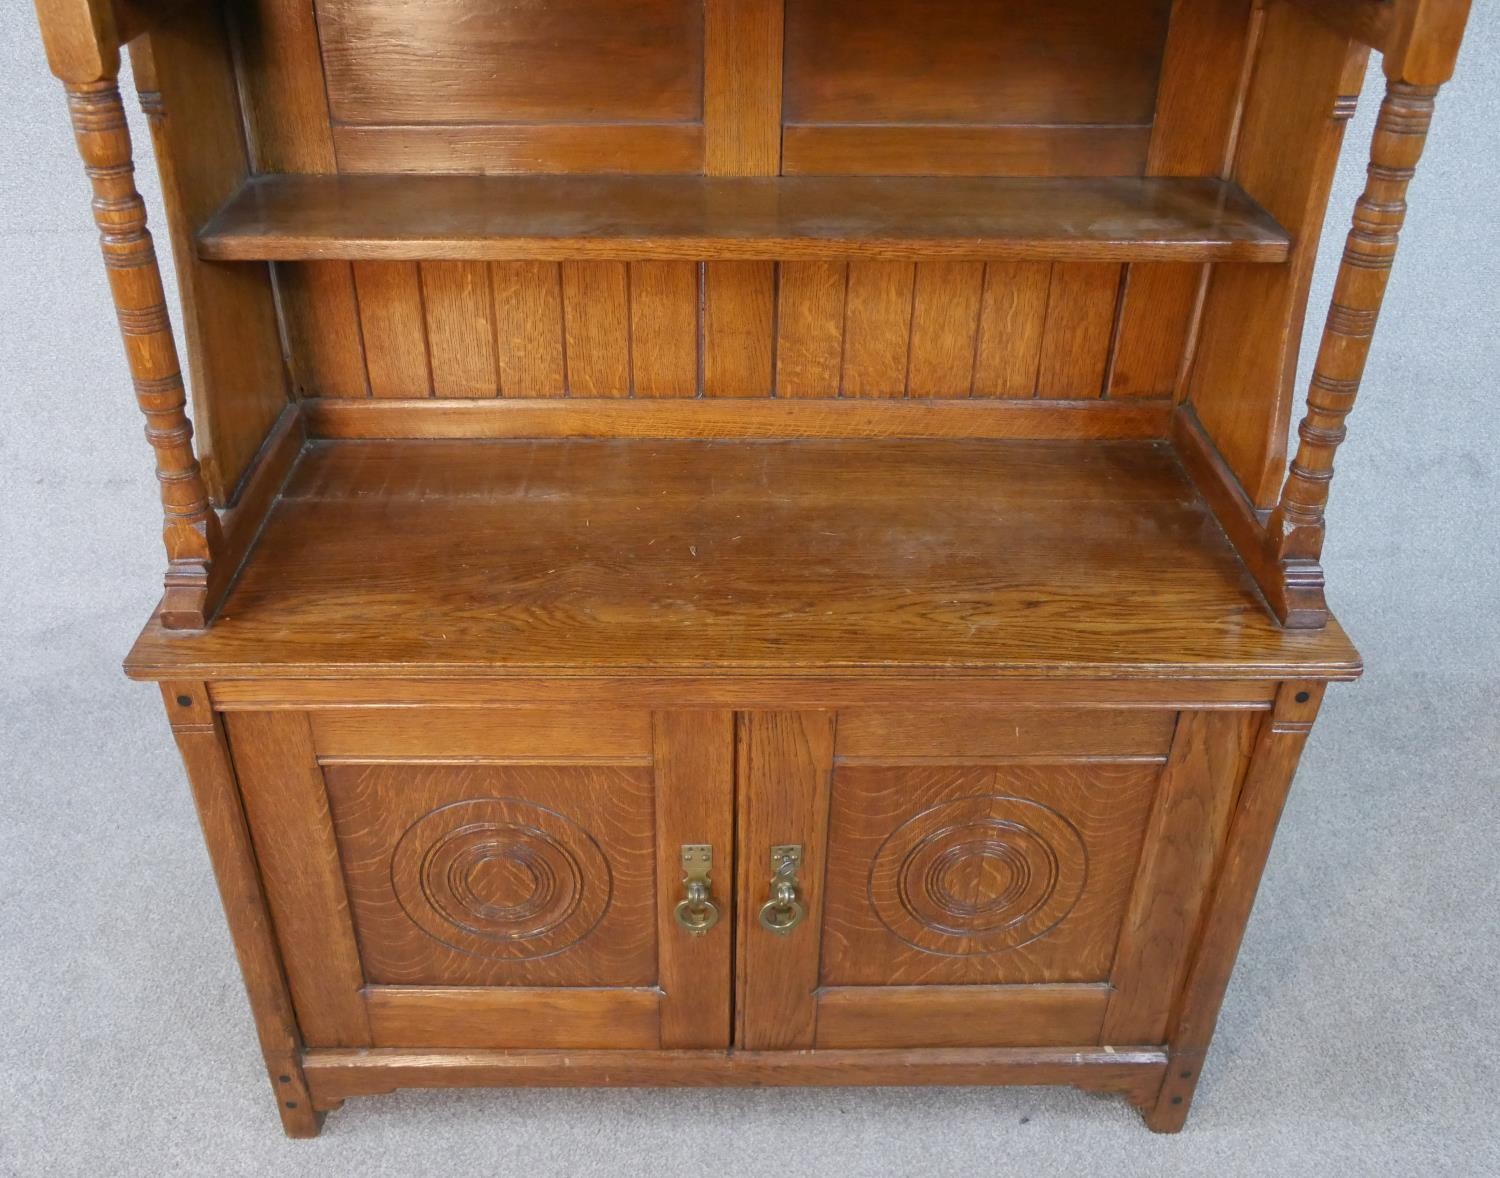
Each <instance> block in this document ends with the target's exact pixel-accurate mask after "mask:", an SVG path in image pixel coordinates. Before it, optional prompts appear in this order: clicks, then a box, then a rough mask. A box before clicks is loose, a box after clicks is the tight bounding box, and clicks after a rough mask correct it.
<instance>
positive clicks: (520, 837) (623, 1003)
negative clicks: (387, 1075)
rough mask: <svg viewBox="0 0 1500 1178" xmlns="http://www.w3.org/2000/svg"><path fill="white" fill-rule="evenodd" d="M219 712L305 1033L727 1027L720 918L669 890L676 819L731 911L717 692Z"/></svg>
mask: <svg viewBox="0 0 1500 1178" xmlns="http://www.w3.org/2000/svg"><path fill="white" fill-rule="evenodd" d="M229 730H230V737H231V741H232V743H233V746H234V750H235V756H236V763H237V765H240V766H241V776H242V781H241V785H242V788H243V789H244V791H245V796H246V808H247V811H249V812H250V816H251V825H252V831H253V834H254V837H255V839H256V843H257V850H258V851H260V852H261V858H262V865H263V869H264V871H265V875H266V888H267V893H268V896H274V897H276V900H274V901H273V905H274V906H276V907H277V909H278V913H280V912H283V911H284V912H286V913H287V914H289V916H290V917H291V918H292V924H291V925H289V926H288V928H287V930H285V931H283V940H284V941H286V940H287V939H288V938H287V935H286V933H287V931H290V932H291V934H292V935H293V936H294V937H295V938H296V940H297V941H298V942H302V943H305V944H306V945H307V946H308V949H307V952H305V953H302V954H297V953H291V952H289V953H288V956H287V965H288V973H289V975H291V980H292V985H293V992H294V997H295V999H296V1001H297V1005H298V1014H299V1018H300V1019H301V1021H302V1022H303V1024H304V1033H305V1035H306V1037H307V1039H308V1042H309V1044H310V1045H313V1046H324V1045H331V1044H332V1043H333V1042H334V1041H335V1040H334V1039H333V1038H332V1035H334V1034H338V1035H339V1036H340V1039H339V1040H338V1041H339V1044H340V1045H358V1044H368V1045H372V1046H377V1047H381V1046H389V1047H396V1046H429V1047H473V1048H505V1047H518V1048H642V1047H645V1048H653V1047H658V1046H662V1045H669V1046H703V1047H711V1046H724V1045H726V1044H727V1042H728V1033H729V984H728V979H729V954H730V933H731V922H730V921H729V920H727V919H725V920H723V921H721V923H720V925H719V926H717V927H716V928H714V929H710V930H709V931H708V932H707V933H706V934H704V935H702V936H690V935H689V934H688V932H687V931H686V930H684V929H683V928H681V927H679V926H678V925H677V924H676V922H675V921H674V920H673V917H672V912H673V909H674V908H675V906H676V904H677V902H678V900H679V899H680V898H681V896H682V871H681V868H680V860H681V851H680V844H681V843H688V842H691V843H706V844H710V845H712V846H713V847H714V852H715V863H714V868H713V872H712V876H711V879H712V882H713V899H714V901H715V902H716V903H717V904H718V905H719V906H720V910H721V911H722V912H724V913H725V914H726V915H727V912H728V904H729V883H730V881H731V880H732V878H733V848H732V846H731V825H732V791H733V782H732V760H731V752H732V740H733V736H732V733H733V720H732V717H731V716H730V714H728V713H725V712H695V713H663V714H659V715H656V716H654V717H653V716H652V715H651V714H650V713H648V712H639V713H628V714H609V713H603V714H601V713H594V712H589V713H571V712H568V711H565V710H556V709H528V708H515V709H506V708H461V709H440V710H432V711H421V710H415V709H405V710H380V709H377V710H370V711H348V712H343V711H332V710H330V711H326V712H315V713H312V714H311V715H310V716H309V715H308V714H302V713H259V714H257V713H237V714H234V715H232V716H230V717H229ZM294 807H295V818H293V817H292V810H293V808H294ZM294 821H295V822H296V823H298V824H299V829H298V831H297V832H296V833H295V837H294V840H293V844H291V845H289V844H287V843H286V839H285V837H284V836H285V835H286V834H287V833H288V832H287V831H286V829H285V827H287V826H289V825H291V824H292V823H293V822H294ZM263 844H264V846H263V849H262V845H263ZM295 844H300V847H298V846H296V845H295ZM313 852H316V854H315V855H313ZM309 863H316V864H317V865H318V866H319V868H320V869H319V870H318V871H317V872H316V873H315V878H313V877H310V873H309V871H308V866H307V865H308V864H309ZM674 865H676V866H674ZM325 866H326V868H327V869H326V870H325V869H323V868H324V867H325ZM314 887H316V891H315V890H314ZM309 908H316V909H317V910H318V912H319V915H317V916H308V915H306V912H307V909H309ZM298 920H302V921H303V923H307V922H309V921H311V922H312V925H314V926H316V927H309V928H307V929H306V930H302V929H301V928H300V927H298V926H297V924H296V922H297V921H298ZM278 928H279V930H281V920H280V917H279V915H278ZM320 939H321V940H322V942H323V944H321V945H320V944H319V943H318V942H319V940H320ZM294 947H295V946H294ZM333 965H337V967H338V968H337V971H336V972H335V971H334V970H332V969H331V966H333ZM716 979H717V980H716ZM704 985H707V986H708V987H710V989H709V991H708V992H707V994H705V992H704V990H703V989H702V986H704ZM304 995H306V1000H305V1001H304V998H303V996H304ZM333 1015H337V1016H338V1017H337V1018H334V1017H332V1016H333ZM351 1027H352V1028H354V1029H353V1030H350V1029H348V1028H351ZM325 1028H327V1029H325Z"/></svg>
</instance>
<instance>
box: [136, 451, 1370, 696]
mask: <svg viewBox="0 0 1500 1178" xmlns="http://www.w3.org/2000/svg"><path fill="white" fill-rule="evenodd" d="M127 670H128V671H129V672H130V673H131V674H133V675H136V676H139V677H142V678H177V677H201V678H235V677H299V676H309V677H332V676H354V677H358V676H393V675H437V676H475V675H480V676H483V675H491V676H515V675H533V674H534V675H552V674H556V675H580V674H583V675H586V674H590V673H594V674H618V673H621V672H627V673H628V672H631V671H634V670H641V671H650V672H652V673H655V674H671V673H674V672H677V673H682V674H703V673H724V674H731V675H732V674H756V675H766V674H770V675H777V674H787V675H793V674H795V675H802V676H806V675H825V674H826V675H831V676H840V675H851V674H852V675H868V674H876V675H879V674H883V673H888V674H898V673H903V672H913V671H916V672H923V673H926V672H931V673H936V674H941V673H945V672H947V673H976V672H977V673H983V674H991V673H993V674H996V675H1019V676H1038V675H1042V676H1050V675H1055V676H1059V677H1063V676H1076V677H1085V678H1087V677H1097V678H1103V677H1132V676H1136V677H1152V676H1176V677H1183V678H1214V677H1222V678H1250V677H1257V678H1264V677H1272V676H1277V675H1282V674H1288V675H1293V674H1295V675H1300V676H1303V677H1320V676H1326V677H1337V678H1349V677H1353V676H1354V675H1355V674H1357V673H1358V670H1359V662H1358V656H1357V655H1356V653H1355V652H1354V650H1353V648H1352V647H1351V646H1350V645H1349V642H1348V640H1347V639H1346V638H1345V637H1344V635H1343V632H1342V631H1341V630H1340V629H1339V628H1338V626H1337V625H1336V624H1335V625H1330V626H1329V627H1328V628H1327V629H1325V630H1321V631H1287V630H1283V629H1282V628H1281V627H1279V626H1278V625H1277V624H1276V623H1275V622H1274V621H1273V620H1272V619H1271V618H1270V616H1269V615H1268V614H1267V612H1266V610H1265V607H1264V605H1263V604H1262V602H1261V599H1260V598H1259V596H1258V595H1257V593H1256V590H1255V587H1254V584H1253V582H1252V581H1251V579H1250V577H1249V575H1248V573H1247V572H1246V571H1245V569H1244V567H1243V566H1242V564H1241V563H1240V562H1239V560H1238V558H1237V557H1236V556H1235V554H1234V552H1233V550H1232V549H1231V548H1230V546H1229V544H1228V542H1227V540H1226V539H1225V537H1224V535H1223V533H1222V532H1221V531H1220V529H1219V527H1218V525H1217V524H1216V523H1215V521H1214V519H1213V516H1212V514H1211V513H1210V512H1209V511H1208V509H1207V508H1206V507H1205V506H1204V504H1203V503H1202V501H1201V500H1200V499H1199V498H1198V496H1197V494H1196V492H1195V491H1194V489H1193V487H1192V484H1191V482H1190V480H1189V479H1188V478H1187V476H1186V475H1185V474H1184V472H1183V471H1182V469H1181V468H1180V466H1179V465H1178V463H1177V460H1176V459H1175V457H1174V456H1173V454H1172V452H1171V450H1170V448H1169V447H1168V446H1167V445H1166V444H1165V443H1160V442H1111V443H1099V442H1087V443H1080V442H957V443H955V442H940V443H933V442H918V441H837V442H827V441H794V442H756V443H745V442H733V443H725V442H702V441H638V440H637V441H593V440H588V441H550V442H534V441H495V442H474V441H454V442H448V441H399V442H395V441H392V442H321V443H313V444H311V445H310V446H309V447H308V449H307V450H306V452H305V453H304V454H303V456H302V459H301V461H300V462H299V465H298V467H297V468H296V470H295V472H294V473H293V475H292V477H291V480H290V481H289V483H288V485H287V487H286V489H285V491H284V492H283V495H282V497H281V499H280V501H279V502H278V504H277V505H276V507H275V509H274V511H273V513H272V516H271V519H270V521H269V523H268V525H267V527H266V530H265V532H264V534H263V536H262V538H261V540H260V543H259V545H258V546H257V549H256V551H255V553H254V555H253V556H252V559H251V561H250V564H249V566H248V567H247V568H246V570H245V571H244V573H243V575H242V577H241V579H240V582H239V584H238V586H237V587H236V588H235V590H234V591H233V593H232V595H231V597H230V598H229V600H228V602H227V604H226V605H225V607H224V608H223V610H222V611H221V614H220V616H219V617H218V619H217V620H216V621H215V623H214V625H213V627H212V628H211V629H210V630H208V631H206V632H202V633H189V634H184V633H180V632H177V633H172V632H168V631H165V630H163V629H161V628H160V626H159V625H158V624H157V623H155V622H153V623H152V624H151V625H149V626H148V627H147V629H146V631H145V633H144V634H143V635H142V636H141V638H140V640H139V641H138V642H137V644H136V647H135V649H134V651H133V652H132V654H131V656H130V658H129V660H128V661H127Z"/></svg>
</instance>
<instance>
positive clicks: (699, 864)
mask: <svg viewBox="0 0 1500 1178" xmlns="http://www.w3.org/2000/svg"><path fill="white" fill-rule="evenodd" d="M713 865H714V849H713V848H712V847H711V846H709V845H708V844H707V843H684V844H683V845H682V883H683V891H684V892H685V893H686V895H685V896H684V898H683V899H681V900H679V901H678V903H677V907H676V908H674V909H672V915H673V916H674V917H675V918H676V919H677V923H678V924H680V925H681V926H682V927H683V928H685V929H686V930H687V933H688V936H690V937H701V936H702V935H703V934H704V933H706V932H708V930H709V929H711V928H713V927H714V925H716V924H718V923H719V906H718V905H717V904H715V903H714V902H713V899H712V898H711V897H710V894H709V893H710V891H711V889H712V887H713V881H711V880H710V879H709V878H708V873H709V872H710V871H711V870H713Z"/></svg>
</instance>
